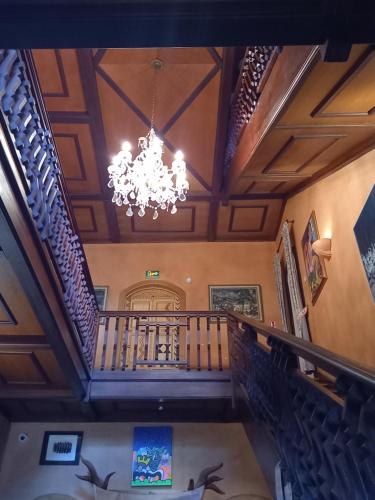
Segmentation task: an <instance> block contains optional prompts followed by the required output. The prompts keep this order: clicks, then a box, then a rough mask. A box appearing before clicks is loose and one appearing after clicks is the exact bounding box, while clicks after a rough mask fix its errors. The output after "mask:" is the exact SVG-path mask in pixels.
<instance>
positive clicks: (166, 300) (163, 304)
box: [126, 284, 181, 368]
mask: <svg viewBox="0 0 375 500" xmlns="http://www.w3.org/2000/svg"><path fill="white" fill-rule="evenodd" d="M126 309H127V310H129V311H145V312H146V311H178V310H181V297H180V296H179V294H178V293H176V292H175V291H173V290H170V289H168V288H165V287H163V286H157V285H156V284H155V285H152V286H150V285H149V284H147V285H145V286H144V287H143V288H142V287H141V288H138V289H136V290H135V291H134V292H132V293H131V294H129V295H128V296H127V298H126ZM156 323H158V324H159V325H160V326H157V325H156ZM167 323H173V318H167V317H165V318H163V317H159V316H158V317H157V318H156V317H155V318H153V317H146V316H145V318H140V319H139V322H138V328H137V321H136V320H135V319H132V320H131V321H130V323H129V343H128V349H127V357H126V364H127V366H128V367H130V366H132V362H133V358H134V345H135V344H137V354H136V357H137V360H139V361H147V360H153V361H156V360H160V361H166V360H167V361H173V360H177V359H178V349H179V345H178V339H177V331H176V327H174V326H167ZM141 366H142V365H141ZM141 366H139V367H141ZM139 367H138V368H139ZM157 367H158V368H160V367H162V365H157Z"/></svg>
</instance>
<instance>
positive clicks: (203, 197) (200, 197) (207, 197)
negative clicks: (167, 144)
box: [70, 192, 285, 206]
mask: <svg viewBox="0 0 375 500" xmlns="http://www.w3.org/2000/svg"><path fill="white" fill-rule="evenodd" d="M284 197H285V194H284V193H274V192H269V193H249V194H246V193H245V194H232V195H230V196H229V197H226V196H225V195H224V194H222V193H219V194H218V195H217V196H214V195H212V194H210V193H208V194H188V195H187V196H186V199H187V201H209V202H211V201H218V202H224V201H228V200H280V199H283V198H284ZM70 199H71V201H72V202H73V206H74V201H87V202H90V201H109V200H111V199H112V197H110V198H106V197H105V196H103V195H102V194H77V193H72V194H71V195H70Z"/></svg>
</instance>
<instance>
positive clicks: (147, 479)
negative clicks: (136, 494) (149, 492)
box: [131, 425, 173, 487]
mask: <svg viewBox="0 0 375 500" xmlns="http://www.w3.org/2000/svg"><path fill="white" fill-rule="evenodd" d="M172 434H173V428H172V427H171V426H170V425H168V426H157V427H156V426H148V427H138V426H137V427H134V431H133V456H132V480H131V485H132V486H137V487H150V486H151V487H154V486H159V487H160V486H172Z"/></svg>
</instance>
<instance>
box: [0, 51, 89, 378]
mask: <svg viewBox="0 0 375 500" xmlns="http://www.w3.org/2000/svg"><path fill="white" fill-rule="evenodd" d="M35 75H36V72H35V69H34V67H33V61H32V57H31V52H30V51H27V50H23V51H20V50H13V49H9V50H6V49H0V129H1V130H2V133H3V134H4V137H5V140H6V143H7V151H8V153H9V156H10V157H11V159H12V160H11V161H9V164H10V165H12V166H11V167H9V170H8V171H7V175H9V179H11V182H12V185H14V186H17V188H15V190H14V197H15V199H17V201H19V203H20V204H21V205H22V210H24V211H25V217H26V220H27V223H28V224H29V225H30V227H32V232H33V234H35V235H36V239H38V237H39V240H40V248H41V249H42V250H41V251H42V252H43V256H44V260H45V262H46V263H47V264H46V265H48V266H49V267H50V268H49V273H50V274H51V275H52V276H53V279H54V286H55V287H56V289H57V290H58V295H59V298H60V297H61V299H62V302H63V304H64V308H65V311H64V312H65V313H66V317H67V318H69V327H70V334H71V336H72V337H73V338H74V340H75V341H76V345H77V346H78V349H79V351H80V352H81V353H82V355H83V359H84V361H85V362H86V365H87V367H88V368H91V366H92V362H93V355H94V347H95V332H96V319H97V307H98V306H97V303H96V300H95V296H94V289H93V286H92V282H91V278H90V274H89V271H88V266H87V263H86V259H85V255H84V251H83V246H82V244H81V241H80V238H79V235H78V233H77V229H76V227H75V222H74V217H73V215H72V212H71V208H70V204H69V201H68V199H67V194H66V193H67V191H66V187H65V183H64V179H63V176H62V169H61V166H60V162H59V157H58V154H57V150H56V146H55V143H54V140H53V136H52V131H51V126H50V124H49V121H48V117H47V113H46V110H45V108H44V103H43V98H42V95H41V91H40V88H39V84H38V81H37V79H36V76H35Z"/></svg>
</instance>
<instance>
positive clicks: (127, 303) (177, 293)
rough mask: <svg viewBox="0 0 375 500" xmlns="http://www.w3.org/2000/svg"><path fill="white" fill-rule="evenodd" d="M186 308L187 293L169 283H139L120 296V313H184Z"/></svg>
mask: <svg viewBox="0 0 375 500" xmlns="http://www.w3.org/2000/svg"><path fill="white" fill-rule="evenodd" d="M185 308H186V293H185V291H184V290H183V289H182V288H180V287H178V286H176V285H174V284H172V283H169V282H168V281H139V282H138V283H135V284H134V285H132V286H130V287H129V288H127V289H126V290H124V291H123V292H121V294H120V301H119V310H120V311H121V310H122V311H183V310H185Z"/></svg>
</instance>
